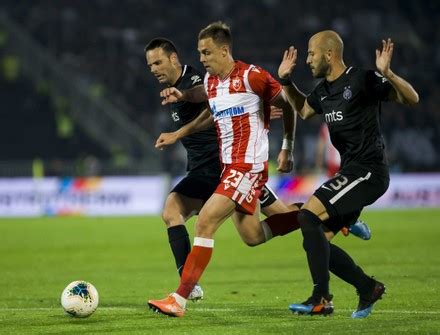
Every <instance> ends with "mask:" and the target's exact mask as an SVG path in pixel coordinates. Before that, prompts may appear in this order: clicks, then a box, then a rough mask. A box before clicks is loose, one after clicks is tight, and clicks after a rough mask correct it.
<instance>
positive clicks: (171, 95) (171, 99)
mask: <svg viewBox="0 0 440 335" xmlns="http://www.w3.org/2000/svg"><path fill="white" fill-rule="evenodd" d="M160 96H161V97H162V98H163V100H162V105H166V104H171V103H175V102H179V101H181V100H182V98H183V93H182V92H181V91H179V90H178V89H177V88H175V87H167V88H166V89H164V90H162V91H161V92H160Z"/></svg>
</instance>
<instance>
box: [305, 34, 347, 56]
mask: <svg viewBox="0 0 440 335" xmlns="http://www.w3.org/2000/svg"><path fill="white" fill-rule="evenodd" d="M309 43H314V44H315V43H316V44H315V45H316V46H317V47H319V48H320V49H321V50H322V52H324V53H325V52H328V51H331V52H332V53H333V54H334V56H335V57H337V58H341V59H342V54H343V52H344V42H342V38H341V36H339V34H338V33H337V32H335V31H333V30H323V31H320V32H319V33H316V34H315V35H313V36H312V37H311V38H310V42H309Z"/></svg>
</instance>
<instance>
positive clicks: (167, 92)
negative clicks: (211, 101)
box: [160, 85, 208, 105]
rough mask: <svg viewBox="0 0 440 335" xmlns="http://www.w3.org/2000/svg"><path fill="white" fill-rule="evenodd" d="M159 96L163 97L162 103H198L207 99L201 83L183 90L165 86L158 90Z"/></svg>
mask: <svg viewBox="0 0 440 335" xmlns="http://www.w3.org/2000/svg"><path fill="white" fill-rule="evenodd" d="M160 96H161V97H162V98H163V100H162V105H167V104H170V103H175V102H179V101H188V102H193V103H199V102H203V101H206V100H207V99H208V98H207V96H206V92H205V89H204V87H203V85H198V86H195V87H193V88H191V89H189V90H185V91H180V90H178V89H177V88H175V87H167V88H165V89H164V90H162V91H161V92H160Z"/></svg>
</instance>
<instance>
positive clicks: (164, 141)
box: [154, 132, 177, 150]
mask: <svg viewBox="0 0 440 335" xmlns="http://www.w3.org/2000/svg"><path fill="white" fill-rule="evenodd" d="M176 141H177V134H176V133H175V132H173V133H162V134H160V136H159V137H158V138H157V140H156V144H155V146H154V147H155V148H156V149H159V150H163V149H164V148H165V147H167V146H169V145H171V144H174V143H176Z"/></svg>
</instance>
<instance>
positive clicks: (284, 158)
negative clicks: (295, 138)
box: [277, 149, 293, 173]
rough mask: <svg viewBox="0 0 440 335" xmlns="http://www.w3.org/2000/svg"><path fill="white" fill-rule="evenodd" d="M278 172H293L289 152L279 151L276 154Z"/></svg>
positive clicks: (291, 157) (291, 158)
mask: <svg viewBox="0 0 440 335" xmlns="http://www.w3.org/2000/svg"><path fill="white" fill-rule="evenodd" d="M277 170H278V171H280V172H284V173H286V172H291V171H292V170H293V155H292V152H291V151H290V150H286V149H281V151H280V153H279V154H278V168H277Z"/></svg>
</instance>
